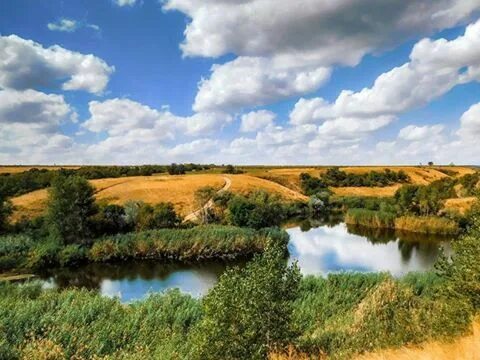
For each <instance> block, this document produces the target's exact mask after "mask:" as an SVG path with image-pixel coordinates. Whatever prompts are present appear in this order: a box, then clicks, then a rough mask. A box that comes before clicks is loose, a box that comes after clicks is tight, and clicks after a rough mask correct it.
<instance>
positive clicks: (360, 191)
mask: <svg viewBox="0 0 480 360" xmlns="http://www.w3.org/2000/svg"><path fill="white" fill-rule="evenodd" d="M401 186H402V185H393V186H385V187H339V188H331V190H332V191H333V193H334V194H335V195H338V196H375V197H384V196H393V195H394V194H395V191H397V190H398V189H399V188H400V187H401Z"/></svg>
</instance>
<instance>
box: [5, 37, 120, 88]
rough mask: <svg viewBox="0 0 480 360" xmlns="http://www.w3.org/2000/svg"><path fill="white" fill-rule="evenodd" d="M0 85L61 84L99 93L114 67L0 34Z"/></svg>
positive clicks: (13, 86) (40, 85) (75, 53)
mask: <svg viewBox="0 0 480 360" xmlns="http://www.w3.org/2000/svg"><path fill="white" fill-rule="evenodd" d="M0 59H1V61H0V87H3V88H12V89H17V90H23V89H29V88H30V89H31V88H38V87H52V88H53V87H61V88H62V89H63V90H84V91H88V92H91V93H97V94H98V93H101V92H102V91H104V90H105V88H106V86H107V84H108V81H109V78H110V75H111V74H112V73H113V72H114V70H115V68H114V67H113V66H109V65H108V64H107V63H106V62H105V61H103V60H102V59H100V58H98V57H96V56H94V55H92V54H88V55H84V54H81V53H78V52H74V51H70V50H67V49H64V48H62V47H61V46H58V45H54V46H51V47H48V48H44V47H43V46H42V45H40V44H39V43H36V42H34V41H32V40H25V39H23V38H21V37H19V36H16V35H10V36H0Z"/></svg>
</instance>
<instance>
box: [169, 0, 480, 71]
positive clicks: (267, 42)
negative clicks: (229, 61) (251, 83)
mask: <svg viewBox="0 0 480 360" xmlns="http://www.w3.org/2000/svg"><path fill="white" fill-rule="evenodd" d="M164 8H165V9H166V10H178V11H181V12H183V13H185V14H186V15H187V16H188V17H190V18H191V19H192V21H191V22H190V23H189V24H188V25H187V27H186V29H185V40H184V42H183V44H182V45H181V48H182V50H183V52H184V54H185V55H188V56H198V55H200V56H206V57H218V56H221V55H224V54H228V53H234V54H237V55H242V56H280V57H282V58H288V59H292V58H293V57H294V54H297V55H296V56H295V57H296V58H297V59H298V61H300V62H316V63H323V64H333V63H342V64H348V65H353V64H355V63H357V62H358V61H359V60H360V58H361V56H363V55H364V54H366V53H368V52H371V51H372V50H374V49H377V48H379V47H383V46H388V45H390V44H392V41H395V40H396V41H401V40H403V39H406V38H409V37H411V36H417V35H418V34H426V33H430V32H432V31H434V30H438V29H443V28H446V27H451V26H453V25H455V24H457V23H458V22H459V21H463V20H465V19H467V18H468V17H469V16H470V15H471V14H472V13H473V12H474V11H475V10H478V9H479V8H480V1H478V0H471V1H463V0H435V1H423V0H413V1H402V0H396V1H388V2H385V1H382V0H339V1H321V2H319V1H318V0H298V1H287V2H282V4H281V5H280V4H279V3H278V1H276V0H241V1H232V0H168V1H166V3H165V5H164ZM252 14H255V16H252Z"/></svg>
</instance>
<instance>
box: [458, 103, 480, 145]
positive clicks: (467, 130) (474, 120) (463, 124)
mask: <svg viewBox="0 0 480 360" xmlns="http://www.w3.org/2000/svg"><path fill="white" fill-rule="evenodd" d="M457 135H459V136H460V137H461V138H463V139H466V140H470V141H474V142H477V143H478V139H479V138H480V103H478V104H475V105H472V106H471V107H470V109H468V110H467V111H466V112H465V113H464V114H463V115H462V117H461V118H460V129H459V130H458V132H457Z"/></svg>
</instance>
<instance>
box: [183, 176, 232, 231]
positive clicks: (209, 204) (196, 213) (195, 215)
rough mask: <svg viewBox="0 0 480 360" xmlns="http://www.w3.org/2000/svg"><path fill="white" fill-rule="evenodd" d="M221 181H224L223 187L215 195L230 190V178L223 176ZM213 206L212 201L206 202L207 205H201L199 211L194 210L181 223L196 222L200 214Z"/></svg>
mask: <svg viewBox="0 0 480 360" xmlns="http://www.w3.org/2000/svg"><path fill="white" fill-rule="evenodd" d="M223 180H225V185H223V187H222V188H221V189H220V190H218V191H217V194H220V193H222V192H224V191H227V190H228V189H230V186H232V180H231V179H230V178H228V177H226V176H224V177H223ZM213 205H214V204H213V199H210V200H208V201H207V203H206V204H205V205H203V206H202V207H201V208H200V209H198V210H195V211H194V212H192V213H190V214H188V215H187V216H185V218H184V219H183V222H186V221H196V220H198V217H199V215H200V214H201V213H202V211H205V210H208V209H210V208H211V207H213Z"/></svg>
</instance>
